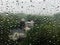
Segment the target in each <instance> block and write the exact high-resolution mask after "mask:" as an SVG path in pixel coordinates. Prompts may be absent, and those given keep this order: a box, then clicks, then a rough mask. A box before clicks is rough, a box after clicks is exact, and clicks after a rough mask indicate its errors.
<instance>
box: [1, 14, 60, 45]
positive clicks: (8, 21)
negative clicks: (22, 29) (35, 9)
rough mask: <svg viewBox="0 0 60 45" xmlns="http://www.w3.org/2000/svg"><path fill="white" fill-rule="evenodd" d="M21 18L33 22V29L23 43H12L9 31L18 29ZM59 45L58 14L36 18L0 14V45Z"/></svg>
mask: <svg viewBox="0 0 60 45" xmlns="http://www.w3.org/2000/svg"><path fill="white" fill-rule="evenodd" d="M21 18H25V19H26V20H31V19H32V20H34V22H35V24H34V27H33V28H32V29H31V30H30V31H28V32H27V37H26V38H25V40H23V41H12V40H10V39H9V37H8V35H9V34H10V30H13V29H15V28H17V27H19V22H20V19H21ZM7 44H9V45H60V14H59V13H57V14H54V15H53V16H37V15H26V14H12V13H10V14H8V15H6V13H3V14H0V45H7Z"/></svg>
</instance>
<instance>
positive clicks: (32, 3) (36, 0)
mask: <svg viewBox="0 0 60 45" xmlns="http://www.w3.org/2000/svg"><path fill="white" fill-rule="evenodd" d="M9 11H10V12H14V13H21V12H22V13H28V14H29V13H30V14H31V13H32V14H54V13H57V12H60V0H0V12H9Z"/></svg>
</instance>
